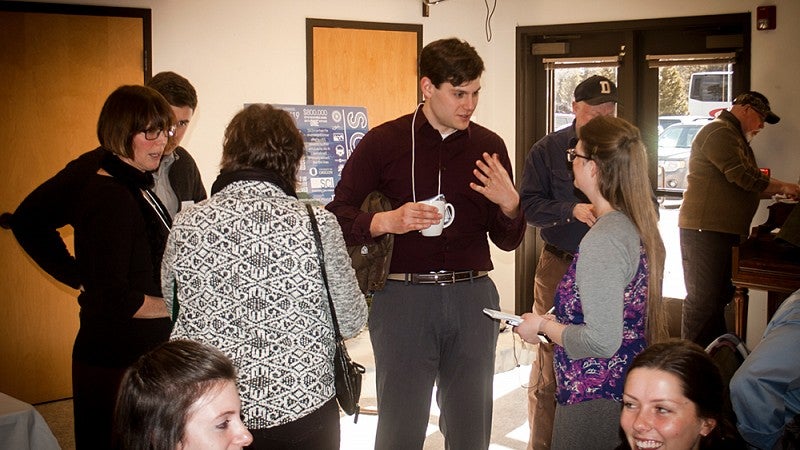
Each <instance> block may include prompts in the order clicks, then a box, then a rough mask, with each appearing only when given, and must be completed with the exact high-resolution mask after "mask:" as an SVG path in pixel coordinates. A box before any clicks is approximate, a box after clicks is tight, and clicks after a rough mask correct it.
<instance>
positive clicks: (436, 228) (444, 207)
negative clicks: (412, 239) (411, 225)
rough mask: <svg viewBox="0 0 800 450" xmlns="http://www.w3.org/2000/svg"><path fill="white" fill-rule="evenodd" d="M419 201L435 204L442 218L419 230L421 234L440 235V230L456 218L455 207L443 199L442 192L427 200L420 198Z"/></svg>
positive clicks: (427, 235)
mask: <svg viewBox="0 0 800 450" xmlns="http://www.w3.org/2000/svg"><path fill="white" fill-rule="evenodd" d="M420 203H424V204H426V205H431V206H435V207H436V208H437V209H438V210H439V214H441V215H442V218H441V220H439V222H438V223H435V224H433V225H431V226H429V227H428V228H425V229H424V230H420V231H421V232H422V235H423V236H426V237H433V236H440V235H441V234H442V230H443V229H445V228H447V227H449V226H450V225H451V224H452V223H453V221H454V220H455V219H456V209H455V208H454V207H453V204H452V203H447V201H446V200H445V199H444V195H442V194H439V195H437V196H436V197H433V198H429V199H427V200H422V201H420Z"/></svg>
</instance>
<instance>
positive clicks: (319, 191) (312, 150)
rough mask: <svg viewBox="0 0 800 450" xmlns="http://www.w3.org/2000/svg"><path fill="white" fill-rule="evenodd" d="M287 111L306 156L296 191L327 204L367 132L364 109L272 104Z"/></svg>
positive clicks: (365, 111) (298, 176) (365, 110)
mask: <svg viewBox="0 0 800 450" xmlns="http://www.w3.org/2000/svg"><path fill="white" fill-rule="evenodd" d="M273 106H274V107H276V108H280V109H282V110H284V111H286V112H288V113H289V115H291V116H292V118H294V122H295V125H297V128H298V129H299V130H300V133H302V134H303V140H304V141H305V144H306V157H305V158H304V159H303V161H302V162H301V163H300V170H299V171H298V173H297V180H298V182H299V186H298V188H297V193H298V194H300V193H305V194H307V195H308V196H310V197H311V198H313V199H315V200H318V201H320V202H321V203H322V204H327V203H328V202H330V201H331V200H333V189H334V188H335V187H336V183H338V182H339V179H340V178H341V177H342V169H343V168H344V163H345V162H346V161H347V158H349V157H350V155H351V154H352V153H353V150H354V149H355V148H356V145H358V143H359V142H360V141H361V138H362V137H364V134H366V133H367V131H368V128H367V108H364V107H356V106H317V105H273Z"/></svg>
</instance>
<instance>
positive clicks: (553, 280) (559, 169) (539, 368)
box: [520, 75, 618, 450]
mask: <svg viewBox="0 0 800 450" xmlns="http://www.w3.org/2000/svg"><path fill="white" fill-rule="evenodd" d="M617 99H618V97H617V86H616V85H615V84H614V82H612V81H611V80H609V79H608V78H606V77H602V76H599V75H594V76H592V77H589V78H587V79H585V80H583V81H582V82H581V83H580V84H578V86H577V87H576V88H575V94H574V101H573V102H572V111H573V113H574V114H575V120H574V121H573V123H572V126H569V127H567V128H563V129H561V130H558V131H554V132H552V133H550V134H548V135H547V136H545V137H543V138H542V139H540V140H539V141H537V142H536V143H535V144H533V147H531V150H530V152H529V153H528V156H527V158H526V159H525V169H524V172H523V175H522V185H521V192H520V204H521V206H522V209H523V211H524V212H525V219H526V220H527V222H528V224H529V225H532V226H534V227H537V228H539V229H540V230H541V231H540V233H541V237H542V239H543V240H544V242H545V247H544V251H542V254H541V256H540V257H539V264H538V265H537V268H536V274H535V276H534V288H533V302H534V304H533V310H534V312H535V313H537V314H545V313H547V312H548V310H549V309H550V308H551V307H552V306H553V298H554V297H555V289H556V287H557V286H558V283H559V282H560V281H561V278H562V277H563V276H564V273H565V272H566V271H567V269H568V268H569V265H570V263H571V262H572V255H573V254H574V253H575V252H576V251H577V249H578V244H579V243H580V241H581V239H583V236H584V235H585V234H586V232H587V231H589V227H591V226H592V225H594V222H595V220H597V217H595V215H594V212H593V211H592V205H591V203H590V202H589V200H588V199H587V198H586V197H585V196H584V195H583V193H581V192H580V191H578V190H577V189H576V188H575V186H574V185H573V182H574V179H573V175H572V170H571V168H569V166H568V165H567V154H566V151H567V149H570V148H574V147H575V144H577V142H578V130H579V129H580V128H581V127H582V126H583V125H585V124H586V123H587V122H589V121H590V120H591V119H593V118H595V117H597V116H612V115H616V111H617ZM555 390H556V384H555V374H554V373H553V344H539V350H538V355H537V358H536V360H535V361H534V362H533V365H532V366H531V377H530V388H529V389H528V423H530V426H531V437H530V440H529V442H528V448H529V449H536V450H540V449H547V448H550V439H551V437H552V434H553V417H554V416H555V407H556V394H555Z"/></svg>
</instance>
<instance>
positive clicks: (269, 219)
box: [161, 181, 367, 429]
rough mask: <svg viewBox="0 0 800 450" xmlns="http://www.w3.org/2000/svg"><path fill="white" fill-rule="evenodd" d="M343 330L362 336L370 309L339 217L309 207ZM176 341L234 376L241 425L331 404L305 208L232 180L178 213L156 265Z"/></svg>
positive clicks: (321, 306)
mask: <svg viewBox="0 0 800 450" xmlns="http://www.w3.org/2000/svg"><path fill="white" fill-rule="evenodd" d="M314 211H315V213H316V217H317V221H318V222H319V228H320V233H321V235H322V245H323V248H324V253H325V258H326V259H325V265H326V269H327V273H328V280H329V283H330V289H331V295H332V297H333V299H334V304H335V307H336V315H337V318H338V322H339V327H340V331H341V333H342V335H343V336H345V337H352V336H355V335H356V334H358V332H359V331H360V330H361V329H362V328H363V327H364V325H365V323H366V319H367V305H366V302H365V301H364V296H363V295H362V294H361V291H360V290H359V288H358V282H357V281H356V278H355V272H354V271H353V269H352V267H351V266H350V257H349V256H348V255H347V252H346V249H345V245H344V240H343V238H342V232H341V229H340V228H339V224H338V223H337V222H336V218H335V217H334V216H333V214H331V213H329V212H328V211H326V210H324V209H322V208H320V207H315V208H314ZM161 272H162V285H163V287H164V293H165V299H166V301H167V303H168V305H171V302H172V292H173V283H174V282H177V296H178V299H179V305H180V312H179V314H178V317H177V321H176V323H175V328H174V330H173V332H172V338H188V339H194V340H197V341H201V342H205V343H208V344H211V345H214V346H216V347H217V348H219V349H220V350H222V351H223V352H224V353H225V354H227V355H228V356H230V357H231V359H232V360H233V362H234V364H235V365H236V367H237V370H238V373H239V391H240V393H241V397H242V413H243V415H244V417H245V424H246V425H247V427H248V428H251V429H263V428H269V427H273V426H276V425H281V424H285V423H287V422H291V421H294V420H296V419H298V418H301V417H303V416H305V415H307V414H309V413H311V412H313V411H315V410H317V409H318V408H319V407H320V406H322V405H323V404H324V403H325V402H327V401H328V400H330V399H331V398H332V397H333V396H334V386H333V379H334V376H333V363H332V361H333V354H334V335H333V328H332V322H331V319H330V312H329V308H328V301H327V297H326V294H325V287H324V284H323V282H322V278H321V274H320V267H319V263H318V260H317V248H316V244H315V242H314V236H313V234H312V231H311V224H310V219H309V217H308V211H307V210H306V208H305V205H304V203H303V202H301V201H298V200H297V199H295V198H294V197H291V196H288V195H286V194H284V193H283V191H281V190H280V189H279V188H278V187H276V186H275V185H273V184H271V183H267V182H263V181H236V182H233V183H231V184H230V185H228V186H227V187H225V188H224V189H222V190H221V191H220V192H218V193H216V194H214V195H213V196H212V197H211V198H210V199H208V200H205V201H203V202H200V203H199V204H197V205H193V206H191V207H189V208H187V209H186V210H184V211H182V212H180V213H179V214H178V215H177V216H176V217H175V222H174V225H173V228H172V231H171V233H170V236H169V241H168V243H167V248H166V251H165V253H164V259H163V263H162V269H161Z"/></svg>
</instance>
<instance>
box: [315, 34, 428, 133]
mask: <svg viewBox="0 0 800 450" xmlns="http://www.w3.org/2000/svg"><path fill="white" fill-rule="evenodd" d="M306 38H307V39H308V50H309V51H308V65H309V69H308V79H309V87H308V102H309V104H314V105H339V106H365V107H366V108H367V116H368V120H369V127H370V128H373V127H375V126H376V125H380V124H382V123H383V122H386V121H387V120H391V119H394V118H396V117H399V116H401V115H404V114H409V113H411V112H413V111H414V107H415V106H416V105H417V103H418V102H419V99H420V91H419V79H418V76H417V74H418V69H417V59H418V57H419V54H420V52H421V51H422V47H421V46H422V26H421V25H404V24H383V23H380V24H379V23H364V22H341V21H330V20H317V19H308V20H307V37H306Z"/></svg>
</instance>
